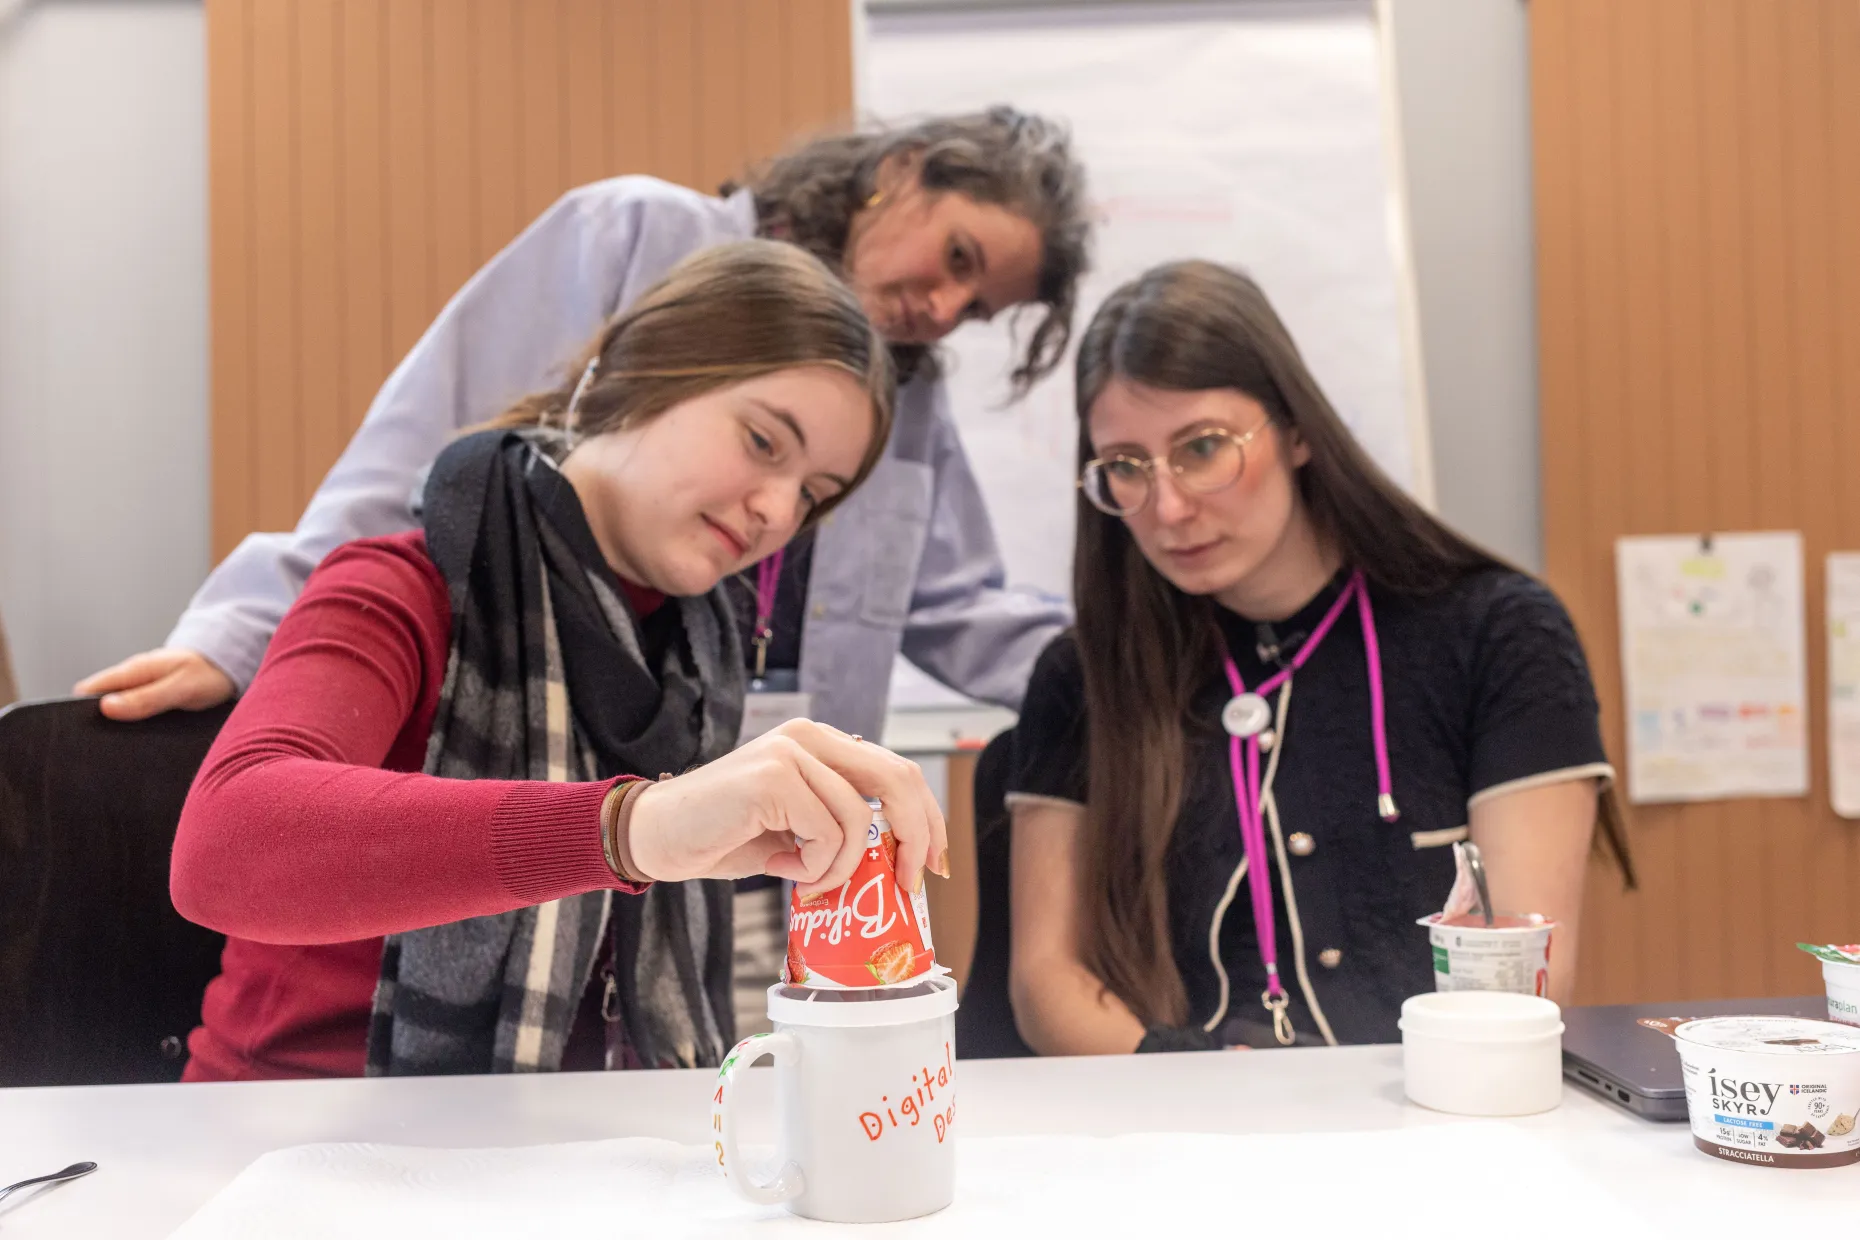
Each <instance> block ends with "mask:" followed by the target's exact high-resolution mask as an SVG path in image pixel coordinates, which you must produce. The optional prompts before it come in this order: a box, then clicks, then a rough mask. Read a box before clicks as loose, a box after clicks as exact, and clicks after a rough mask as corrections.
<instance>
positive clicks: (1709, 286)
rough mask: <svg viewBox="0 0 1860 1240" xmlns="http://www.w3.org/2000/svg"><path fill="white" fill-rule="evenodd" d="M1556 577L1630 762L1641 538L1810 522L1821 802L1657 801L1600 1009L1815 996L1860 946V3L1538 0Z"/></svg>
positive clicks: (1608, 893) (1620, 913) (1596, 907)
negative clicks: (1838, 959) (1622, 572)
mask: <svg viewBox="0 0 1860 1240" xmlns="http://www.w3.org/2000/svg"><path fill="white" fill-rule="evenodd" d="M1530 7H1531V43H1532V47H1531V61H1532V113H1533V127H1534V158H1535V171H1536V196H1537V203H1536V205H1537V239H1538V290H1537V292H1538V311H1539V324H1538V330H1539V346H1540V384H1541V397H1542V462H1543V464H1542V468H1543V488H1544V490H1543V498H1544V535H1545V561H1546V569H1547V573H1548V576H1549V578H1550V581H1551V584H1552V585H1554V586H1555V587H1556V588H1557V590H1558V591H1559V593H1560V594H1561V595H1562V596H1563V598H1564V600H1565V601H1566V602H1567V603H1568V604H1569V606H1570V609H1571V611H1572V612H1573V613H1574V615H1575V618H1576V622H1577V625H1578V627H1579V628H1580V629H1581V631H1582V635H1583V639H1584V642H1585V644H1586V645H1587V647H1588V649H1589V652H1590V657H1591V660H1592V663H1593V665H1594V670H1595V674H1596V681H1597V687H1598V689H1599V690H1600V692H1601V696H1602V700H1603V729H1604V733H1605V735H1606V738H1607V741H1608V744H1609V747H1610V750H1611V751H1612V752H1613V753H1614V754H1615V755H1616V758H1617V760H1618V761H1619V760H1621V759H1623V757H1624V750H1623V727H1622V706H1621V703H1622V691H1621V667H1620V650H1619V625H1618V621H1617V615H1616V610H1615V603H1616V600H1615V586H1614V540H1615V539H1616V538H1617V537H1619V536H1621V535H1624V534H1658V533H1691V532H1698V531H1704V530H1744V529H1798V530H1801V531H1802V532H1803V534H1804V539H1805V548H1806V556H1807V563H1806V570H1807V571H1806V586H1807V635H1808V655H1809V657H1808V678H1809V696H1810V701H1811V709H1810V728H1809V744H1810V759H1811V762H1810V767H1811V771H1812V780H1811V789H1810V794H1809V796H1808V797H1807V798H1806V799H1801V800H1793V799H1782V800H1748V801H1730V802H1717V803H1707V804H1701V805H1686V806H1641V807H1637V808H1636V809H1635V811H1634V831H1633V839H1634V847H1635V850H1636V854H1637V858H1638V861H1639V864H1640V869H1641V874H1642V888H1641V890H1640V891H1638V892H1635V893H1624V892H1623V891H1622V890H1621V888H1620V884H1619V882H1618V881H1616V880H1615V879H1614V877H1613V874H1612V872H1611V871H1610V870H1609V869H1608V868H1606V867H1605V866H1602V865H1600V864H1597V865H1596V866H1595V867H1594V868H1593V870H1592V872H1591V875H1590V887H1589V898H1588V906H1587V909H1586V911H1585V914H1584V916H1585V927H1584V933H1583V961H1582V979H1583V980H1582V985H1581V992H1582V997H1583V998H1584V999H1586V1000H1589V1001H1593V1002H1625V1001H1632V1000H1668V999H1687V998H1705V997H1714V996H1718V997H1732V996H1751V995H1766V994H1773V995H1782V994H1804V993H1816V992H1818V991H1819V990H1820V986H1821V983H1820V980H1819V974H1818V971H1817V969H1816V966H1815V963H1814V962H1813V961H1812V960H1810V959H1809V958H1808V957H1807V956H1805V955H1803V954H1802V953H1800V952H1797V951H1796V950H1795V949H1794V944H1795V942H1796V941H1797V940H1798V939H1803V940H1819V941H1830V940H1838V941H1843V942H1845V941H1850V940H1852V939H1853V938H1855V937H1856V936H1857V935H1860V900H1856V893H1857V892H1860V824H1855V823H1848V822H1844V821H1842V820H1841V819H1838V818H1836V817H1835V816H1834V814H1833V812H1832V810H1831V809H1830V808H1829V806H1828V802H1827V760H1826V737H1827V732H1826V728H1827V701H1826V698H1827V690H1826V639H1825V636H1824V634H1825V632H1826V626H1825V616H1824V609H1823V590H1824V583H1823V560H1824V557H1825V556H1826V554H1827V553H1828V552H1829V551H1831V550H1844V549H1855V548H1860V488H1856V487H1854V486H1852V485H1851V484H1850V483H1849V482H1848V478H1849V476H1850V475H1851V473H1852V471H1853V470H1854V469H1855V468H1857V467H1860V427H1856V425H1855V420H1856V416H1857V415H1860V328H1856V326H1855V325H1856V323H1860V319H1856V318H1855V316H1854V315H1853V314H1852V312H1851V309H1850V308H1851V307H1852V306H1853V305H1854V304H1855V301H1854V299H1855V298H1856V297H1860V0H1787V2H1786V3H1778V2H1777V0H1635V3H1632V4H1622V3H1619V0H1532V4H1531V6H1530Z"/></svg>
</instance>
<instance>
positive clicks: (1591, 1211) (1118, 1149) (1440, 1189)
mask: <svg viewBox="0 0 1860 1240" xmlns="http://www.w3.org/2000/svg"><path fill="white" fill-rule="evenodd" d="M957 1158H958V1163H957V1168H958V1170H957V1186H956V1201H955V1204H954V1205H952V1206H951V1207H950V1208H949V1209H947V1210H945V1211H943V1212H942V1213H940V1214H935V1215H932V1216H930V1217H928V1218H924V1219H916V1220H912V1221H910V1222H905V1223H896V1224H889V1225H885V1226H877V1227H860V1228H858V1229H857V1234H858V1235H860V1236H861V1237H863V1236H881V1235H883V1236H890V1235H900V1236H961V1237H976V1236H994V1235H1004V1236H1006V1235H1012V1236H1016V1237H1018V1238H1019V1240H1037V1238H1038V1237H1041V1236H1053V1235H1058V1236H1062V1237H1064V1236H1100V1235H1109V1234H1113V1233H1119V1234H1124V1235H1132V1236H1142V1237H1158V1238H1160V1237H1169V1238H1170V1240H1190V1238H1199V1237H1201V1236H1208V1237H1216V1236H1223V1235H1231V1234H1239V1233H1252V1234H1261V1232H1260V1229H1261V1227H1263V1226H1265V1225H1266V1224H1267V1223H1269V1222H1270V1223H1272V1224H1273V1225H1274V1227H1275V1231H1277V1233H1278V1234H1284V1235H1295V1234H1316V1235H1323V1236H1350V1235H1361V1236H1365V1237H1370V1236H1373V1237H1375V1240H1384V1238H1387V1237H1406V1236H1415V1237H1426V1238H1427V1240H1441V1237H1445V1236H1449V1235H1453V1234H1457V1233H1460V1232H1462V1231H1464V1230H1465V1228H1466V1225H1467V1223H1468V1220H1470V1219H1474V1218H1484V1219H1486V1220H1489V1221H1490V1222H1491V1223H1492V1224H1493V1229H1492V1234H1494V1235H1501V1236H1503V1237H1505V1240H1522V1238H1527V1237H1537V1236H1543V1237H1546V1238H1555V1240H1568V1238H1569V1237H1570V1236H1571V1235H1575V1234H1580V1233H1578V1232H1575V1231H1572V1230H1571V1229H1572V1228H1575V1227H1579V1226H1581V1225H1582V1224H1585V1223H1586V1224H1589V1225H1590V1228H1591V1229H1592V1228H1593V1225H1594V1224H1596V1223H1598V1222H1604V1221H1605V1222H1607V1223H1608V1224H1609V1225H1610V1228H1611V1229H1612V1228H1615V1227H1621V1226H1622V1225H1624V1224H1628V1218H1627V1217H1625V1216H1624V1206H1623V1204H1622V1203H1621V1202H1619V1201H1617V1200H1615V1199H1614V1198H1613V1197H1611V1196H1610V1195H1609V1194H1608V1193H1606V1192H1605V1191H1604V1190H1603V1189H1601V1188H1600V1187H1598V1186H1595V1185H1594V1184H1593V1183H1591V1182H1588V1181H1587V1180H1586V1178H1585V1176H1584V1173H1582V1172H1581V1171H1580V1170H1579V1169H1577V1168H1576V1167H1575V1166H1574V1165H1573V1164H1571V1163H1570V1162H1569V1161H1568V1160H1567V1159H1565V1158H1563V1157H1562V1156H1561V1155H1560V1154H1559V1153H1558V1152H1557V1151H1556V1150H1555V1149H1554V1148H1553V1147H1551V1146H1549V1145H1546V1144H1545V1143H1543V1142H1542V1141H1540V1140H1538V1139H1536V1138H1534V1137H1531V1136H1529V1135H1528V1134H1526V1133H1523V1132H1520V1131H1518V1130H1516V1129H1512V1128H1509V1127H1506V1126H1505V1125H1502V1124H1484V1123H1478V1124H1461V1125H1447V1126H1429V1127H1425V1128H1414V1129H1395V1130H1389V1131H1382V1132H1352V1133H1287V1134H1264V1135H1254V1136H1212V1135H1193V1134H1155V1135H1142V1136H1126V1137H1111V1138H1094V1137H1013V1138H995V1139H977V1140H970V1141H964V1142H962V1143H961V1144H960V1145H959V1146H958V1147H957ZM752 1161H753V1160H752ZM1056 1228H1057V1229H1060V1230H1055V1229H1056ZM1294 1228H1295V1229H1296V1230H1295V1231H1294V1230H1290V1229H1294ZM1278 1229H1286V1230H1278ZM826 1231H839V1232H847V1231H848V1229H847V1228H844V1227H836V1226H835V1225H833V1224H827V1223H816V1222H812V1221H809V1220H805V1219H799V1218H795V1217H793V1216H791V1215H789V1214H788V1213H787V1212H786V1211H784V1210H783V1209H781V1208H780V1207H775V1208H766V1207H759V1206H752V1205H750V1204H749V1203H747V1202H745V1201H743V1200H742V1199H740V1198H738V1197H737V1196H736V1195H735V1193H734V1192H733V1191H732V1190H731V1189H730V1187H729V1185H728V1184H726V1183H725V1182H724V1179H723V1177H722V1175H721V1173H720V1172H719V1171H718V1170H717V1166H716V1160H715V1158H714V1156H713V1154H712V1152H711V1150H710V1149H709V1148H708V1147H699V1146H691V1145H677V1144H674V1143H672V1142H669V1141H654V1140H644V1139H629V1140H618V1141H591V1142H583V1143H579V1144H573V1145H545V1146H529V1147H520V1148H514V1149H490V1150H448V1149H418V1148H412V1147H406V1146H387V1145H306V1146H299V1147H297V1148H295V1149H287V1150H279V1151H278V1152H276V1153H273V1154H267V1155H266V1156H265V1157H263V1158H261V1159H259V1160H258V1161H257V1162H255V1163H253V1164H252V1165H251V1166H250V1167H248V1168H246V1170H245V1171H244V1172H243V1173H241V1174H240V1175H239V1177H238V1178H237V1179H235V1180H234V1181H233V1182H232V1183H231V1184H230V1185H228V1186H227V1187H226V1189H225V1190H224V1191H223V1192H221V1193H220V1194H219V1196H217V1197H215V1198H214V1199H213V1200H212V1201H211V1202H209V1203H208V1204H207V1205H206V1206H205V1207H204V1208H203V1209H202V1210H201V1211H200V1212H199V1213H198V1214H196V1215H195V1216H194V1217H193V1218H192V1219H191V1220H189V1221H188V1223H187V1224H186V1225H185V1226H183V1227H182V1228H181V1229H180V1230H179V1231H177V1232H176V1233H175V1240H221V1238H225V1240H234V1238H237V1240H247V1238H249V1237H254V1236H265V1237H268V1238H270V1240H310V1238H312V1237H316V1238H319V1240H320V1238H323V1237H329V1238H332V1240H333V1238H335V1237H342V1238H343V1240H351V1238H356V1237H383V1238H391V1240H424V1238H425V1237H436V1238H437V1237H443V1238H444V1240H477V1238H479V1237H483V1238H484V1240H492V1238H495V1240H510V1238H511V1237H518V1236H548V1237H551V1238H552V1240H553V1238H558V1237H559V1238H561V1240H569V1238H571V1237H581V1236H587V1237H594V1236H650V1237H653V1238H654V1240H659V1238H661V1237H663V1238H668V1240H669V1238H671V1237H685V1236H745V1235H754V1236H771V1237H775V1236H788V1235H796V1234H801V1233H807V1234H819V1233H822V1232H826ZM1624 1232H1625V1228H1624V1229H1623V1231H1616V1232H1614V1234H1624Z"/></svg>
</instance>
